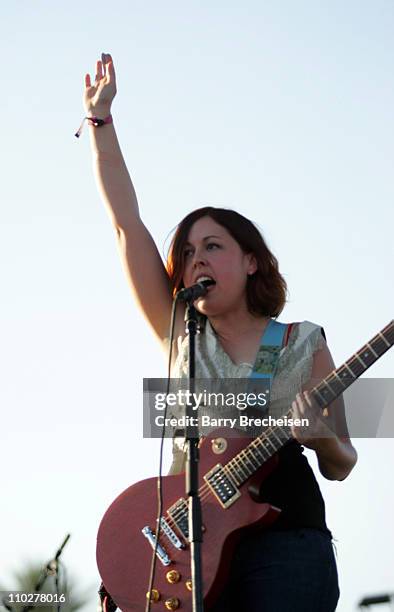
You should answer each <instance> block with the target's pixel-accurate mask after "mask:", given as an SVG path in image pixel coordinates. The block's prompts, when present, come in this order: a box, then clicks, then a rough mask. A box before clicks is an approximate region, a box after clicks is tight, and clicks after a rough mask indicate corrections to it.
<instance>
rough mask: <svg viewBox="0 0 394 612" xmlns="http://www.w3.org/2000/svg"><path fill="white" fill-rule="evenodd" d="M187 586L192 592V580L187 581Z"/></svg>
mask: <svg viewBox="0 0 394 612" xmlns="http://www.w3.org/2000/svg"><path fill="white" fill-rule="evenodd" d="M185 585H186V588H187V590H188V591H191V590H192V588H193V585H192V581H191V580H190V578H189V580H186V582H185Z"/></svg>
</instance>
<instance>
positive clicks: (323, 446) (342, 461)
mask: <svg viewBox="0 0 394 612" xmlns="http://www.w3.org/2000/svg"><path fill="white" fill-rule="evenodd" d="M315 451H316V454H317V459H318V462H319V469H320V472H321V474H322V475H323V476H324V477H325V478H327V479H328V480H344V479H345V478H346V477H347V476H348V475H349V474H350V472H351V471H352V469H353V467H354V466H355V464H356V462H357V451H356V449H355V448H354V447H353V446H352V445H351V444H350V443H346V442H343V441H342V440H340V439H339V438H338V437H337V436H335V437H330V438H321V439H320V440H319V444H318V446H317V447H316V448H315Z"/></svg>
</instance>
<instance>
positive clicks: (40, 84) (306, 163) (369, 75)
mask: <svg viewBox="0 0 394 612" xmlns="http://www.w3.org/2000/svg"><path fill="white" fill-rule="evenodd" d="M1 13H2V15H1V25H0V32H1V35H0V41H1V42H0V45H1V51H2V53H1V56H2V62H1V80H2V95H1V96H0V109H1V116H2V126H1V134H2V146H1V148H0V154H1V158H2V161H1V167H2V179H1V182H0V196H1V209H2V215H1V221H2V222H1V229H0V250H1V253H0V266H1V280H2V283H1V284H2V290H1V313H2V314H1V320H0V325H1V332H0V334H1V335H0V338H1V350H0V359H1V364H0V365H1V372H2V384H1V386H0V402H1V411H2V419H1V434H0V435H1V444H0V462H1V463H0V464H1V490H2V502H1V511H0V512H1V521H0V542H1V546H0V549H1V557H0V577H1V582H2V583H5V584H6V586H8V585H9V587H10V588H12V587H13V582H12V572H13V571H15V570H18V569H20V568H21V567H22V565H23V563H24V561H25V560H26V559H30V560H34V559H37V560H40V559H41V560H46V559H47V558H48V557H50V556H51V555H52V554H53V553H54V552H55V550H56V548H57V547H58V545H59V544H60V542H61V541H62V539H63V537H64V536H65V534H66V533H67V532H71V534H72V538H71V540H70V542H69V544H68V547H67V549H66V551H65V553H64V561H65V563H66V564H67V567H68V569H69V572H70V573H72V574H74V575H76V576H78V577H79V580H80V583H81V586H82V587H83V586H87V587H92V589H91V592H92V600H91V603H90V604H89V606H87V607H86V610H92V609H94V608H92V606H93V605H94V601H95V600H94V589H95V587H96V585H98V583H99V577H98V574H97V570H96V565H95V537H96V533H97V528H98V524H99V522H100V519H101V517H102V515H103V513H104V511H105V510H106V508H107V507H108V505H109V504H110V502H111V501H112V500H113V499H114V498H115V497H116V495H117V494H118V493H120V492H121V491H122V490H123V489H125V488H126V487H127V486H129V485H130V484H131V483H133V482H136V481H138V480H140V479H142V478H146V477H149V476H153V475H154V474H155V473H156V471H157V466H158V443H157V441H151V440H143V439H142V433H141V431H142V378H143V377H144V376H145V377H152V376H164V375H165V363H164V360H163V355H162V353H161V351H160V349H159V348H158V345H157V344H156V342H155V341H154V339H153V338H152V337H151V335H150V332H149V330H148V328H147V327H146V325H145V323H144V321H143V319H142V316H141V315H140V314H139V312H138V311H137V310H136V307H135V305H134V303H133V300H132V297H131V294H130V292H129V289H128V287H127V284H126V281H125V278H124V276H123V272H122V269H121V266H120V263H119V259H118V254H117V251H116V244H115V234H114V230H113V229H112V227H111V225H110V222H109V220H108V218H107V215H106V212H105V210H104V207H103V205H102V203H101V201H100V199H99V196H98V194H97V191H96V188H95V184H94V179H93V174H92V167H91V161H90V151H89V142H88V134H87V132H85V133H84V134H83V136H82V138H81V139H80V140H79V141H78V140H77V139H76V138H74V135H73V134H74V132H75V131H76V129H77V128H78V126H79V124H80V121H81V119H82V117H83V107H82V88H83V80H84V74H85V72H88V71H90V72H91V74H93V70H94V65H95V61H96V59H97V58H99V57H100V54H101V52H102V51H104V52H110V53H112V55H113V57H114V60H115V65H116V70H117V77H118V95H117V97H116V100H115V102H114V106H113V116H114V121H115V124H116V129H117V132H118V135H119V139H120V142H121V146H122V149H123V152H124V155H125V158H126V161H127V164H128V167H129V170H130V172H131V175H132V178H133V181H134V184H135V188H136V191H137V195H138V199H139V203H140V207H141V214H142V217H143V220H144V222H145V223H146V225H147V227H148V228H149V229H150V230H151V232H152V234H153V236H154V238H155V240H156V241H157V244H158V245H159V249H160V251H161V252H164V245H165V242H166V238H167V236H168V233H169V232H170V230H171V229H172V228H174V226H175V225H176V224H177V222H178V221H179V220H180V219H181V218H182V217H183V216H184V215H185V214H186V213H187V212H189V211H190V210H192V209H193V208H197V207H199V206H201V205H205V204H212V205H217V206H225V207H230V208H234V209H236V210H238V211H240V212H241V213H243V214H245V215H246V216H248V217H250V218H251V219H252V220H254V221H256V222H257V223H258V224H259V226H260V227H261V229H262V231H263V233H264V236H265V237H266V239H267V241H268V243H269V246H270V247H271V248H272V250H273V251H274V253H275V254H276V255H277V257H278V259H279V262H280V268H281V271H282V273H283V274H284V276H285V278H286V280H287V282H288V285H289V288H290V300H289V303H288V304H287V306H286V308H285V310H284V312H283V314H282V316H281V318H280V320H282V321H298V320H309V321H313V322H316V323H320V324H321V325H323V326H324V328H325V330H326V334H327V339H328V343H329V346H330V348H331V351H332V353H333V356H334V359H335V361H336V363H337V364H338V365H339V364H340V363H341V362H343V361H344V360H345V359H347V358H348V357H350V355H351V354H352V353H353V352H354V351H355V350H357V349H358V348H360V347H361V345H362V344H363V343H364V342H366V341H367V340H368V339H370V337H372V336H373V335H374V334H375V333H376V332H377V331H379V330H380V329H381V328H382V327H383V326H384V325H386V324H387V323H388V322H389V321H390V320H391V319H392V318H393V303H394V289H393V282H392V277H393V275H392V268H393V231H392V230H393V220H394V215H393V197H394V184H393V164H394V144H393V143H394V127H393V108H394V89H393V65H394V61H393V60H394V42H393V31H394V5H393V3H392V2H391V1H389V0H375V1H374V2H366V1H365V0H363V1H359V0H358V1H356V0H347V1H346V2H340V1H339V0H333V1H331V2H328V1H327V2H313V1H312V0H309V1H307V0H299V1H298V2H291V1H289V0H282V1H281V2H267V1H265V0H262V1H252V0H245V2H243V3H242V4H241V3H239V2H234V1H232V0H231V1H226V2H224V1H223V0H213V2H210V3H208V2H206V3H199V2H180V1H170V2H166V3H162V2H159V1H157V0H155V1H147V2H136V1H134V0H132V1H128V2H125V1H123V2H122V1H119V0H114V1H113V2H111V3H105V2H102V1H101V0H97V1H96V2H95V3H93V4H89V3H82V4H81V3H77V2H75V1H74V2H67V3H65V2H63V3H60V2H56V3H55V2H44V1H42V0H35V2H22V1H21V0H15V1H14V2H12V3H7V4H4V6H3V7H2V11H1ZM167 243H168V240H167ZM393 364H394V360H393V353H389V354H387V355H386V356H384V357H383V358H382V359H381V361H380V362H379V363H377V364H376V365H375V366H374V367H373V368H371V370H370V371H369V373H368V375H369V376H371V377H382V378H383V377H392V376H393ZM370 409H371V411H373V410H374V409H375V406H374V405H371V406H370ZM382 435H384V432H383V434H382ZM354 444H355V446H356V448H357V450H358V452H359V461H358V464H357V466H356V468H355V469H354V471H353V473H352V474H351V475H350V476H349V478H348V479H346V480H345V481H344V482H329V481H327V480H324V479H323V478H322V477H320V475H319V474H318V472H317V468H316V461H315V460H314V457H313V454H312V453H309V452H308V457H310V461H311V462H312V464H313V466H314V467H315V472H316V473H317V474H318V479H319V483H320V485H321V488H322V491H323V494H324V497H325V500H326V508H327V521H328V525H329V527H330V529H331V530H332V531H333V533H334V536H335V537H336V539H337V542H336V544H337V549H338V566H339V574H340V588H341V593H342V596H341V600H340V604H339V606H338V610H339V611H340V612H348V611H349V610H352V609H355V605H356V602H357V601H358V599H359V598H360V597H362V596H363V595H365V594H368V593H374V592H380V591H394V576H393V571H392V549H393V545H394V530H393V527H392V513H393V501H394V495H393V490H392V466H393V460H394V444H393V440H392V439H383V438H380V439H374V440H354ZM168 465H169V453H168V449H167V458H166V468H167V467H168Z"/></svg>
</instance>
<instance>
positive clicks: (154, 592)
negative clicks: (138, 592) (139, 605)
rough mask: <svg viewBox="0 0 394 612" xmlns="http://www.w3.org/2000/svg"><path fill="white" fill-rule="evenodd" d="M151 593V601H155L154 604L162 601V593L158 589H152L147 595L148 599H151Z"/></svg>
mask: <svg viewBox="0 0 394 612" xmlns="http://www.w3.org/2000/svg"><path fill="white" fill-rule="evenodd" d="M149 593H151V596H150V600H151V601H153V602H154V603H155V602H156V601H159V599H160V592H159V591H158V590H157V589H152V591H148V592H147V594H146V598H147V599H149Z"/></svg>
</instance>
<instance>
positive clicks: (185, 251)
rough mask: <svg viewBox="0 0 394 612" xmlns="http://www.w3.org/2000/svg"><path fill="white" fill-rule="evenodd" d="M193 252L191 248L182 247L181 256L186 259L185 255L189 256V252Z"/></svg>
mask: <svg viewBox="0 0 394 612" xmlns="http://www.w3.org/2000/svg"><path fill="white" fill-rule="evenodd" d="M192 252H193V249H190V248H189V249H184V250H183V257H184V258H185V259H186V257H189V256H190V255H191V253H192Z"/></svg>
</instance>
